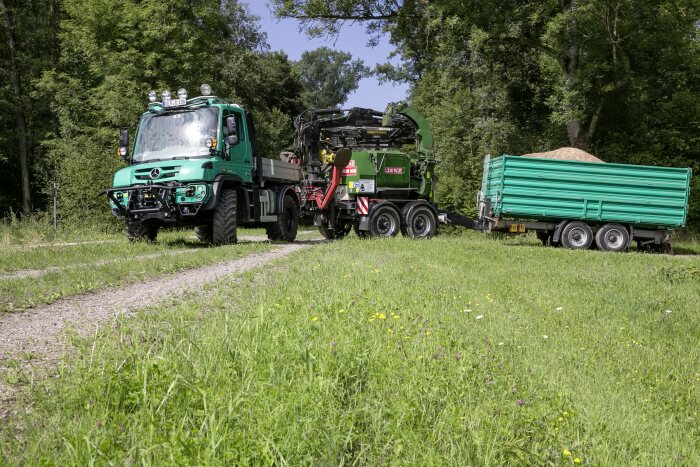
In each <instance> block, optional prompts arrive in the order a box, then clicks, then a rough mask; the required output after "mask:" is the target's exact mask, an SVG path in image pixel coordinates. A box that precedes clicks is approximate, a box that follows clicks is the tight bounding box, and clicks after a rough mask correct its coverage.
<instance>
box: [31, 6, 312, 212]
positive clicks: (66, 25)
mask: <svg viewBox="0 0 700 467" xmlns="http://www.w3.org/2000/svg"><path fill="white" fill-rule="evenodd" d="M188 4H189V7H187V8H185V7H183V6H182V2H180V1H179V0H165V1H159V2H142V1H138V0H118V1H106V0H64V3H63V7H64V18H63V20H62V21H61V34H60V52H61V53H60V61H59V64H58V67H57V68H56V69H55V70H49V71H47V72H45V73H44V75H43V76H42V78H41V80H40V81H39V82H38V83H37V94H38V95H40V96H41V97H42V99H44V100H45V101H46V102H48V103H49V104H50V108H51V111H52V113H53V115H55V118H56V120H57V122H58V131H57V134H56V135H55V136H54V137H52V138H49V139H47V140H46V141H45V142H44V145H45V147H46V148H47V151H48V157H49V158H50V159H51V160H52V161H54V162H55V166H56V176H57V178H58V181H59V183H60V185H61V192H60V201H61V205H62V206H63V213H64V218H68V219H71V218H72V219H79V218H84V216H85V215H86V214H88V213H90V214H92V215H94V216H95V218H102V219H108V218H109V210H108V209H106V207H105V206H106V202H105V200H104V198H98V197H97V196H96V194H97V192H99V191H100V190H101V189H103V188H105V187H106V186H109V185H110V184H111V177H112V175H113V173H114V171H115V170H116V169H118V168H119V167H120V166H122V164H123V163H122V162H121V161H120V160H119V158H118V157H117V156H116V155H115V154H114V148H115V146H116V138H117V133H118V132H117V130H118V128H119V127H121V126H127V125H128V126H132V128H133V125H134V124H135V123H136V121H137V118H138V116H139V115H140V114H141V113H142V112H143V111H144V110H145V104H146V102H147V100H146V96H147V93H148V91H149V90H150V89H155V90H157V91H158V92H160V91H162V90H164V89H170V90H171V91H172V92H174V91H175V90H177V89H178V88H179V87H185V88H186V89H188V90H189V91H190V94H191V95H192V94H193V93H194V92H196V91H197V89H198V88H199V86H200V84H202V83H204V82H206V83H209V84H211V85H212V87H213V89H214V91H215V92H216V94H217V95H220V96H222V97H227V98H229V99H230V100H231V101H233V102H238V103H241V104H243V105H246V106H247V107H252V108H253V109H254V110H255V109H263V110H268V109H272V108H273V107H276V106H280V107H283V108H284V110H291V109H292V108H293V107H294V106H293V105H291V104H290V103H289V100H290V99H287V98H285V97H284V96H286V94H284V93H282V92H277V91H279V89H267V90H266V91H265V92H262V91H261V89H259V88H257V86H258V85H259V83H260V82H262V81H263V80H262V77H263V76H265V77H268V78H267V79H268V80H269V79H272V77H273V76H275V75H277V76H280V75H281V76H280V77H284V76H286V75H287V74H288V73H287V72H286V71H281V72H279V70H280V69H281V67H283V65H284V64H285V62H287V61H286V57H284V59H283V60H282V59H280V58H279V57H274V56H272V55H270V54H267V52H265V49H266V44H265V41H264V35H263V34H262V33H261V32H260V31H259V29H258V24H257V22H256V18H255V17H252V16H250V15H249V14H248V13H247V12H246V10H245V8H244V6H243V5H242V4H241V3H239V2H238V1H233V0H229V1H226V2H220V1H218V0H199V1H196V2H188ZM286 65H287V67H288V68H289V69H291V65H290V64H289V63H286ZM271 70H276V71H275V72H274V73H273V72H272V71H271ZM277 85H278V86H283V85H284V80H280V82H278V83H277ZM298 89H300V86H299V87H298ZM297 98H298V93H297ZM292 100H293V99H292ZM249 104H250V105H249ZM294 110H297V109H294Z"/></svg>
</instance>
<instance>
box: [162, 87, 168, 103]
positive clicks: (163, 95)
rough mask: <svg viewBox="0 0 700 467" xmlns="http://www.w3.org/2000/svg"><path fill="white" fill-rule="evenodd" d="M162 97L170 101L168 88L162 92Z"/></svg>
mask: <svg viewBox="0 0 700 467" xmlns="http://www.w3.org/2000/svg"><path fill="white" fill-rule="evenodd" d="M160 97H162V98H163V100H164V101H169V100H170V91H168V90H167V89H166V90H165V91H163V92H161V93H160Z"/></svg>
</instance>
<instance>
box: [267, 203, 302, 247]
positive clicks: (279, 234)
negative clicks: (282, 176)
mask: <svg viewBox="0 0 700 467" xmlns="http://www.w3.org/2000/svg"><path fill="white" fill-rule="evenodd" d="M298 229H299V210H298V209H297V203H295V202H294V199H292V197H291V196H289V195H287V196H285V197H284V201H283V202H282V212H280V213H279V214H278V215H277V221H276V222H274V223H273V224H267V226H266V227H265V230H267V238H269V239H270V240H273V241H283V242H293V241H294V239H295V238H297V230H298Z"/></svg>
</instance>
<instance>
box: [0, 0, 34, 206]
mask: <svg viewBox="0 0 700 467" xmlns="http://www.w3.org/2000/svg"><path fill="white" fill-rule="evenodd" d="M0 14H1V15H2V18H1V20H2V22H3V26H4V27H5V35H6V36H7V46H8V51H9V52H10V81H11V82H12V93H13V95H14V100H15V119H16V122H17V123H16V124H17V139H18V140H19V167H20V172H21V177H22V178H21V181H22V211H23V212H24V214H29V212H30V210H31V206H32V192H31V187H30V185H29V161H28V154H27V152H28V150H27V146H28V144H27V119H26V113H25V108H24V100H23V99H22V82H21V79H20V72H19V64H18V63H17V45H16V42H15V32H14V25H13V24H12V23H13V19H12V13H10V11H9V10H8V9H7V7H6V6H5V1H4V0H0Z"/></svg>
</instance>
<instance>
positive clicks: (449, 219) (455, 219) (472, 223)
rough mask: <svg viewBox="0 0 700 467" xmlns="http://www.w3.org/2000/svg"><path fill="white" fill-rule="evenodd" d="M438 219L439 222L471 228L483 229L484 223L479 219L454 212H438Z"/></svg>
mask: <svg viewBox="0 0 700 467" xmlns="http://www.w3.org/2000/svg"><path fill="white" fill-rule="evenodd" d="M438 221H440V223H441V224H448V225H450V224H451V225H458V226H460V227H466V228H467V229H471V230H484V223H483V221H481V220H477V219H472V218H471V217H466V216H463V215H461V214H457V213H456V212H442V213H440V214H438Z"/></svg>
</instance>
